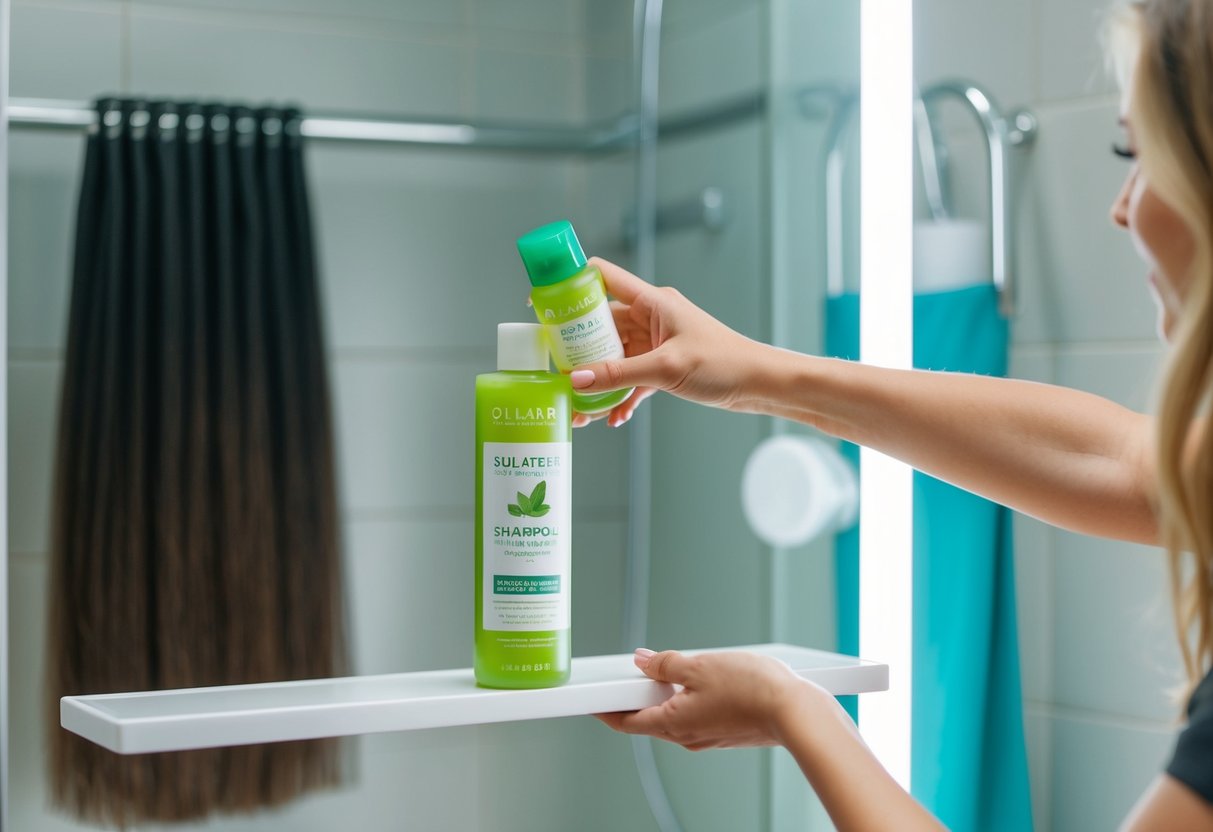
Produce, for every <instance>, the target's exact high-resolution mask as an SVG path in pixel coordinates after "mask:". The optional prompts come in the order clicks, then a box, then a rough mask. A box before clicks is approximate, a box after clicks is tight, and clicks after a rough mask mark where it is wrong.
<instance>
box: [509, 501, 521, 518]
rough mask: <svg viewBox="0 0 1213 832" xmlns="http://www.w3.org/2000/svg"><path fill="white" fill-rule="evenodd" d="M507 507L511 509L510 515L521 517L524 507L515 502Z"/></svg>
mask: <svg viewBox="0 0 1213 832" xmlns="http://www.w3.org/2000/svg"><path fill="white" fill-rule="evenodd" d="M507 508H508V509H509V511H510V515H511V516H512V517H521V516H522V509H520V508H518V506H516V505H514V504H513V503H510V504H509V506H507Z"/></svg>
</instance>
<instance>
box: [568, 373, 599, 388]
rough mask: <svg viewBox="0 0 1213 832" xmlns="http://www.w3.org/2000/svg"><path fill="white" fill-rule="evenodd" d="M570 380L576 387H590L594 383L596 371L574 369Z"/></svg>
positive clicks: (570, 374)
mask: <svg viewBox="0 0 1213 832" xmlns="http://www.w3.org/2000/svg"><path fill="white" fill-rule="evenodd" d="M569 381H571V382H572V383H573V386H574V387H589V386H590V385H591V384H593V383H594V371H593V370H574V371H573V372H571V373H569Z"/></svg>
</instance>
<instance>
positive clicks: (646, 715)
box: [594, 705, 669, 738]
mask: <svg viewBox="0 0 1213 832" xmlns="http://www.w3.org/2000/svg"><path fill="white" fill-rule="evenodd" d="M594 716H595V717H596V718H597V719H598V720H600V721H601V722H602V723H604V724H605V725H608V726H609V727H611V728H612V729H614V730H616V731H619V732H620V733H621V734H645V735H647V736H650V737H662V738H668V737H669V730H668V726H667V724H666V723H667V722H668V721H669V716H668V715H667V714H666V712H665V709H664V708H662V707H661V706H660V705H654V706H653V707H651V708H645V709H644V710H642V711H620V712H619V713H614V714H594Z"/></svg>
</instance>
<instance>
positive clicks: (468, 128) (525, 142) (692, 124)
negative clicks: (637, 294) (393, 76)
mask: <svg viewBox="0 0 1213 832" xmlns="http://www.w3.org/2000/svg"><path fill="white" fill-rule="evenodd" d="M765 112H766V96H765V94H763V93H761V92H757V93H753V94H751V95H746V96H742V97H740V98H735V99H731V100H729V101H725V102H722V103H719V104H715V105H713V106H711V107H705V108H702V109H697V110H693V111H690V112H688V113H686V114H683V115H679V116H676V117H671V118H667V119H663V120H662V121H661V122H660V123H659V124H658V128H657V129H658V133H659V134H667V135H669V136H674V135H680V134H683V133H687V132H693V131H697V130H701V129H708V128H711V127H716V126H721V125H726V124H730V123H733V122H737V121H741V120H744V119H748V118H752V117H754V116H756V115H761V114H763V113H765ZM96 120H97V116H96V111H95V109H94V107H93V105H92V104H91V103H90V102H87V101H58V100H50V99H38V98H13V99H10V100H9V104H8V122H9V124H10V125H11V126H13V127H33V128H44V129H51V130H85V129H88V128H89V127H90V126H91V125H92V124H94V123H95V122H96ZM300 131H301V132H302V133H303V135H304V136H306V137H308V138H309V139H313V140H316V141H326V142H375V143H386V144H403V145H412V146H421V147H465V148H482V149H488V150H513V151H524V152H542V153H570V154H579V153H595V152H602V151H609V150H616V149H620V148H626V147H632V146H634V145H635V144H636V142H637V141H638V137H639V125H638V122H637V119H636V117H635V115H633V114H626V115H623V116H620V117H618V118H616V119H613V120H611V121H608V122H603V123H601V124H597V125H591V126H588V127H566V126H561V125H550V126H549V125H543V126H532V125H522V124H507V123H491V122H483V123H477V122H471V121H445V120H442V119H395V118H386V117H377V116H355V115H344V114H340V115H339V114H321V113H316V114H311V115H305V116H304V117H303V120H302V122H301V124H300Z"/></svg>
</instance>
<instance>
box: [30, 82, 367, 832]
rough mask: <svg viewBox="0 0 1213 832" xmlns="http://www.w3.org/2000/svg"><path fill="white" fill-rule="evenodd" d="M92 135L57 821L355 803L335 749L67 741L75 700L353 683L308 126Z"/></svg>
mask: <svg viewBox="0 0 1213 832" xmlns="http://www.w3.org/2000/svg"><path fill="white" fill-rule="evenodd" d="M97 115H98V123H97V127H96V129H94V130H93V131H92V132H91V133H90V134H89V137H88V145H87V151H86V158H85V166H84V176H83V181H82V183H81V190H80V204H79V210H78V214H77V223H76V247H75V265H74V273H73V281H72V299H71V309H70V314H69V322H68V338H67V352H66V358H65V367H64V375H63V389H62V397H61V403H60V413H59V425H58V448H57V458H56V463H55V494H54V509H53V519H52V524H53V529H52V547H53V555H52V568H51V581H50V590H49V591H50V598H49V609H50V634H49V639H48V646H47V650H48V657H47V700H46V701H47V715H48V730H49V732H50V749H51V753H50V767H51V781H52V795H53V799H54V801H55V803H56V804H57V805H59V806H60V807H62V808H64V809H66V810H68V811H70V812H71V813H73V814H74V815H76V816H77V817H79V818H81V819H84V820H89V821H92V822H100V823H108V824H113V825H117V826H121V827H125V826H128V825H131V824H135V823H140V822H143V821H178V820H188V819H196V818H200V817H204V816H206V815H207V814H209V813H211V812H235V811H250V810H254V809H256V808H258V807H261V806H268V805H275V804H280V803H282V802H284V801H286V800H290V799H291V798H293V797H295V796H297V795H299V794H301V793H303V792H305V791H308V790H310V789H314V788H319V787H325V786H331V785H335V784H337V783H339V782H340V780H341V779H342V767H341V758H340V748H339V747H338V745H337V742H336V741H335V740H319V741H306V742H293V743H277V744H271V745H254V746H240V747H234V748H223V749H208V750H199V751H184V752H171V753H162V754H144V755H133V756H121V755H117V754H114V753H112V752H109V751H107V750H105V749H103V748H100V747H99V746H96V745H93V744H91V743H89V742H88V741H86V740H83V739H81V738H80V737H77V736H75V735H74V734H71V733H69V732H67V731H65V730H63V729H62V728H60V727H59V724H58V714H59V707H58V700H59V698H60V697H61V696H68V695H74V694H87V693H108V692H118V691H128V690H155V689H164V688H181V687H195V686H202V685H224V684H241V683H251V682H268V681H281V680H289V679H305V678H318V677H325V676H334V675H340V674H341V673H342V672H343V671H344V669H345V647H344V638H343V629H342V621H343V610H342V588H341V563H340V552H339V533H338V514H337V508H336V489H335V478H336V473H335V465H334V453H333V442H332V431H331V423H330V408H329V398H328V382H327V377H326V370H325V352H324V345H323V338H322V332H321V318H320V309H319V291H318V287H317V285H316V281H317V279H316V262H315V256H314V253H313V244H312V239H311V219H310V215H309V211H308V206H307V193H306V187H305V178H304V171H303V157H302V139H301V137H300V133H299V115H298V113H297V112H295V111H293V110H275V109H260V110H256V111H254V110H250V109H247V108H243V107H226V106H218V105H205V106H203V105H194V104H173V103H168V102H141V101H119V100H113V99H107V100H102V101H99V102H98V104H97Z"/></svg>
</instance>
